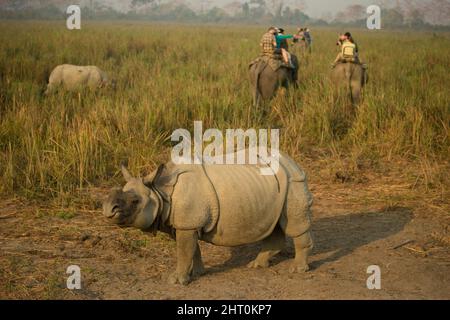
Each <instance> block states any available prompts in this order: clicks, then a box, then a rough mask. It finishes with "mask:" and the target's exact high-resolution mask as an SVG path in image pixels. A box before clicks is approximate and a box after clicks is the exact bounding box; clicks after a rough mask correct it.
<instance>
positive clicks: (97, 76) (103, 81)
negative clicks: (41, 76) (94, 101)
mask: <svg viewBox="0 0 450 320" xmlns="http://www.w3.org/2000/svg"><path fill="white" fill-rule="evenodd" d="M108 86H111V87H112V88H114V87H115V81H114V80H110V79H109V78H108V76H107V74H106V73H105V72H103V71H102V70H100V69H99V68H98V67H96V66H74V65H71V64H62V65H59V66H57V67H56V68H55V69H53V71H52V72H51V74H50V77H49V80H48V85H47V90H46V91H45V94H46V95H47V94H49V93H51V92H52V91H54V90H55V89H56V88H58V87H63V88H64V89H66V90H70V91H73V90H77V89H82V88H90V89H92V90H95V89H97V88H104V87H108Z"/></svg>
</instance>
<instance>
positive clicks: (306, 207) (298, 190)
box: [103, 154, 313, 284]
mask: <svg viewBox="0 0 450 320" xmlns="http://www.w3.org/2000/svg"><path fill="white" fill-rule="evenodd" d="M261 166H262V165H250V164H246V165H195V164H193V165H186V164H183V165H175V164H173V163H172V162H169V163H168V164H166V165H161V166H159V168H158V169H157V170H156V171H155V172H153V173H152V174H151V175H149V176H147V177H145V178H143V179H141V178H133V177H132V176H131V175H130V173H129V172H128V170H127V169H126V168H125V167H122V173H123V175H124V178H125V180H126V181H127V183H126V185H125V186H124V187H123V188H122V189H114V190H113V191H112V192H111V194H110V195H109V197H108V199H107V200H106V201H105V202H104V204H103V213H104V215H105V216H106V217H107V218H108V219H109V220H110V221H112V222H113V223H115V224H118V225H121V226H132V227H136V228H139V229H141V230H144V231H152V232H156V231H157V230H159V231H163V232H167V233H169V234H172V235H173V236H174V237H175V238H176V241H177V269H176V271H175V273H173V274H172V275H171V276H170V278H169V281H170V282H171V283H181V284H187V283H189V281H190V277H191V275H193V274H197V275H198V274H201V273H203V271H204V268H203V263H202V260H201V254H200V248H199V246H198V243H197V242H198V240H203V241H206V242H209V243H212V244H215V245H219V246H238V245H243V244H249V243H254V242H257V241H260V240H262V241H263V248H262V250H261V252H260V253H259V255H258V256H257V257H256V259H255V260H254V261H252V262H251V263H250V264H249V267H255V268H256V267H268V266H269V259H270V258H272V257H273V256H274V255H276V254H277V253H278V252H280V251H281V249H282V248H283V247H284V244H285V236H289V237H292V238H293V240H294V245H295V251H296V255H295V260H294V261H293V265H292V267H291V268H290V271H291V272H305V271H307V270H308V264H307V258H308V255H309V253H310V251H311V249H312V246H313V243H312V239H311V235H310V227H311V210H310V208H311V205H312V195H311V193H310V192H309V190H308V186H307V179H306V175H305V173H304V172H303V171H302V170H301V169H300V168H299V167H298V166H297V164H296V163H295V162H294V161H293V160H292V159H291V158H289V157H288V156H286V155H284V154H281V155H280V166H279V170H278V172H277V173H276V174H274V175H262V174H261V171H260V169H261Z"/></svg>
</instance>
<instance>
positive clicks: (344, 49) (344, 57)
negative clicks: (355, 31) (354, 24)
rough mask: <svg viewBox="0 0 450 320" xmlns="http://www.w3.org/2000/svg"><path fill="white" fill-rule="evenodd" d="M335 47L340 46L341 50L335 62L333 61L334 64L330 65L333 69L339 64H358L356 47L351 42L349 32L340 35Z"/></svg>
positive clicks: (352, 41)
mask: <svg viewBox="0 0 450 320" xmlns="http://www.w3.org/2000/svg"><path fill="white" fill-rule="evenodd" d="M337 45H340V47H341V48H340V51H339V54H338V55H337V57H336V60H334V62H333V63H332V67H333V68H334V67H335V66H336V65H337V64H338V63H341V62H344V63H345V62H352V63H357V64H360V60H359V50H358V45H357V44H356V42H355V41H354V40H353V37H352V35H351V33H350V32H347V33H345V34H343V35H341V36H340V37H339V40H338V42H337Z"/></svg>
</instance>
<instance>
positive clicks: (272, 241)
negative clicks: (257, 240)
mask: <svg viewBox="0 0 450 320" xmlns="http://www.w3.org/2000/svg"><path fill="white" fill-rule="evenodd" d="M285 240H286V238H285V236H284V233H283V231H281V229H280V228H279V227H278V226H277V227H276V228H275V230H274V231H273V232H272V234H271V235H270V236H269V237H268V238H266V239H264V240H263V244H262V249H261V252H260V253H259V254H258V256H257V257H256V259H255V260H253V261H252V262H250V263H249V264H248V265H247V267H249V268H267V267H268V266H269V260H270V259H271V258H272V257H273V256H275V255H276V254H278V253H279V252H280V251H281V250H282V249H283V248H284V244H285Z"/></svg>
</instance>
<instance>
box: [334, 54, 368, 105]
mask: <svg viewBox="0 0 450 320" xmlns="http://www.w3.org/2000/svg"><path fill="white" fill-rule="evenodd" d="M331 80H332V82H333V85H334V87H335V89H336V90H339V89H345V90H349V91H350V98H351V102H352V104H353V106H358V105H359V103H360V101H361V91H362V89H363V87H364V86H365V85H366V84H367V82H368V76H367V70H366V68H365V66H363V65H362V64H359V63H351V62H347V63H338V64H337V65H336V66H335V67H334V68H333V71H332V73H331Z"/></svg>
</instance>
